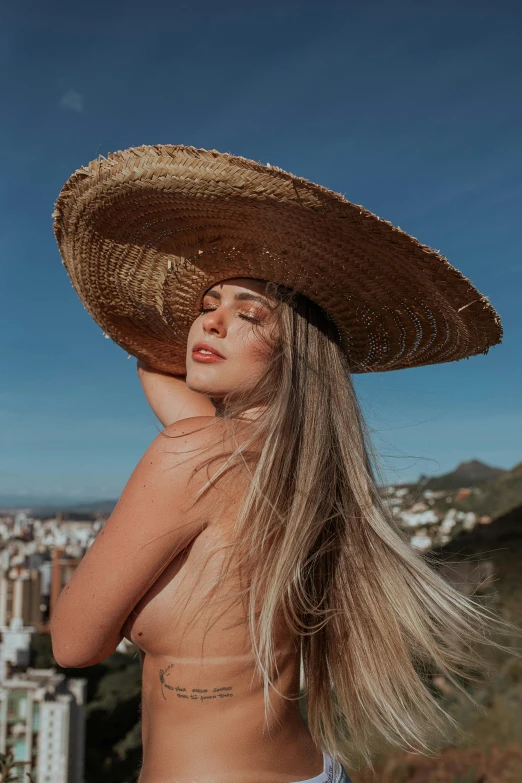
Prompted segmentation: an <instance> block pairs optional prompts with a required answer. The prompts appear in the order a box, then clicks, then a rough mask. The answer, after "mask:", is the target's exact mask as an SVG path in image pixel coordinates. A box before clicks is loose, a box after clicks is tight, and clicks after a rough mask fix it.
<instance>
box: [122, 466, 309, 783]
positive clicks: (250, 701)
mask: <svg viewBox="0 0 522 783" xmlns="http://www.w3.org/2000/svg"><path fill="white" fill-rule="evenodd" d="M202 472H204V471H202ZM245 486H246V484H245V481H244V480H241V478H240V477H239V480H238V478H237V477H236V478H234V480H233V481H231V482H230V483H227V485H226V493H224V492H223V491H222V490H220V488H219V487H218V488H216V489H212V490H211V491H210V492H209V494H208V495H207V498H206V500H205V501H204V503H203V504H201V505H199V504H198V506H197V507H196V511H195V513H197V514H198V515H201V514H202V513H204V514H205V516H206V519H207V521H208V525H207V527H206V528H205V530H203V532H202V533H200V534H199V535H198V536H197V537H196V538H195V539H193V541H192V542H191V543H190V544H189V545H188V546H187V547H186V549H185V550H183V552H181V553H180V554H179V555H178V556H177V557H176V558H174V559H173V560H172V562H171V563H170V565H169V566H168V567H167V568H166V569H165V571H164V572H163V573H162V574H161V576H160V578H159V579H158V580H157V581H156V582H155V583H154V585H153V586H152V587H151V589H150V590H149V591H148V592H147V593H146V594H145V595H144V596H143V598H142V599H141V601H140V602H139V603H138V604H137V606H136V607H135V609H134V611H133V613H132V614H131V615H130V617H129V618H128V620H127V622H126V624H125V626H124V628H123V633H124V636H125V637H126V638H127V639H129V640H130V641H132V642H134V644H136V645H137V646H138V647H139V648H140V649H141V650H142V651H143V652H144V653H145V657H144V662H143V674H142V737H143V764H142V769H141V774H140V778H139V783H171V782H172V783H174V781H176V783H195V782H197V783H290V782H293V781H300V780H305V779H308V778H312V777H315V776H316V775H319V774H320V773H321V772H322V771H323V756H322V751H321V749H319V748H317V747H316V746H315V745H314V744H313V741H312V738H311V735H310V733H309V731H308V728H307V726H306V724H305V722H304V721H303V719H302V717H301V713H300V709H299V699H298V697H299V671H300V665H299V654H298V647H297V643H296V642H295V641H294V640H293V638H292V636H291V634H290V632H289V630H288V629H287V628H286V626H285V625H284V622H283V621H282V618H281V621H280V623H279V625H278V629H277V635H276V649H277V651H278V658H277V663H278V668H279V679H278V680H276V686H277V688H278V689H279V690H280V691H281V692H282V693H283V694H285V695H286V696H291V697H293V700H292V701H286V700H284V699H282V698H281V697H279V696H278V695H277V694H275V693H274V692H273V689H271V703H272V705H273V707H274V710H275V712H276V714H277V716H278V721H277V723H276V724H275V725H274V727H273V728H272V729H271V731H270V732H266V731H264V726H263V719H264V702H263V683H262V679H261V678H258V677H256V676H255V672H254V656H253V655H252V652H251V645H250V642H249V636H248V627H247V624H246V615H245V611H244V607H243V604H242V601H241V600H238V599H237V597H235V595H236V593H237V590H238V589H239V588H240V584H239V582H238V581H237V579H236V577H235V576H234V575H231V576H230V577H229V578H228V579H227V581H226V582H225V583H224V585H223V586H222V587H221V588H220V590H219V591H218V592H216V594H215V595H213V596H212V598H211V599H210V600H209V599H208V597H206V594H207V591H208V590H209V588H210V587H211V586H212V585H213V584H214V582H215V580H216V577H217V576H218V574H219V566H220V564H221V563H222V560H223V557H224V554H223V553H219V552H218V553H214V554H213V555H212V556H210V557H209V547H212V545H213V544H214V543H219V544H226V543H227V542H229V541H231V540H232V539H231V536H232V525H233V522H234V518H235V516H236V513H237V510H238V507H239V503H240V501H241V498H242V496H243V493H244V488H245Z"/></svg>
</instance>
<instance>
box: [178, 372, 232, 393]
mask: <svg viewBox="0 0 522 783" xmlns="http://www.w3.org/2000/svg"><path fill="white" fill-rule="evenodd" d="M185 383H186V384H187V386H188V388H189V389H191V390H192V391H196V392H200V393H201V394H206V395H207V396H208V397H213V396H214V395H216V394H220V395H223V394H226V393H227V392H228V391H229V389H222V388H221V386H220V384H217V383H212V380H211V379H210V378H208V377H205V372H198V371H189V372H187V377H186V378H185Z"/></svg>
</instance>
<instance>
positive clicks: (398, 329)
mask: <svg viewBox="0 0 522 783" xmlns="http://www.w3.org/2000/svg"><path fill="white" fill-rule="evenodd" d="M53 217H54V219H55V222H54V231H55V236H56V239H57V241H58V245H59V248H60V253H61V256H62V260H63V263H64V265H65V267H66V269H67V272H68V274H69V277H70V279H71V282H72V284H73V286H74V288H75V290H76V292H77V293H78V295H79V297H80V299H81V300H82V302H83V304H84V306H85V308H86V309H87V311H88V312H89V313H90V315H91V316H92V317H93V318H94V320H95V321H96V322H97V323H98V324H99V325H100V326H101V327H102V329H103V331H104V332H105V333H106V334H107V335H109V336H110V337H111V338H112V339H113V340H114V342H116V343H117V344H118V345H120V346H121V347H122V348H124V349H125V350H126V351H127V352H128V353H130V354H133V355H134V356H136V357H138V358H140V359H142V360H144V361H146V362H147V363H149V364H151V365H152V366H154V367H156V368H157V369H159V370H164V371H166V372H171V373H180V372H185V354H186V347H187V335H188V330H189V328H190V325H191V323H192V322H193V320H194V318H195V317H196V316H197V304H198V300H199V297H200V295H201V294H202V293H203V292H204V291H205V290H206V289H208V288H209V287H210V286H211V285H213V284H214V283H216V282H219V281H221V280H226V279H228V278H232V277H252V278H258V279H264V280H272V281H275V282H278V283H283V284H285V285H287V286H290V287H291V288H293V289H296V290H297V291H300V292H301V293H303V294H305V295H306V296H307V297H309V298H310V299H312V300H313V301H315V302H316V303H317V304H319V305H320V306H321V307H322V308H323V309H324V310H325V311H326V312H327V313H328V314H329V316H330V317H331V318H332V319H333V320H334V322H335V323H336V325H337V328H338V330H339V334H340V336H341V344H342V347H343V350H344V351H345V353H346V355H347V356H348V358H349V364H350V367H351V371H352V372H353V373H361V372H371V371H386V370H398V369H402V368H406V367H416V366H421V365H428V364H438V363H442V362H450V361H457V360H459V359H463V358H466V357H468V356H472V355H474V354H478V353H487V352H488V350H489V348H490V347H491V346H492V345H495V344H497V343H500V342H501V340H502V326H501V323H500V318H499V316H498V314H497V313H496V311H495V310H494V309H493V307H492V306H491V305H490V303H489V301H488V299H487V297H485V296H483V295H482V294H480V293H479V292H478V291H477V289H476V288H475V287H474V286H473V285H472V283H471V282H470V281H469V280H468V279H467V278H466V277H464V276H463V275H462V274H461V273H460V272H459V271H458V270H457V269H455V268H454V267H453V266H451V264H450V263H449V262H448V260H447V259H446V258H444V256H442V255H440V253H438V252H437V251H435V250H432V249H430V248H429V247H427V246H426V245H422V244H420V243H419V242H418V241H417V240H416V239H415V238H413V237H412V236H410V235H409V234H407V233H405V232H404V231H402V230H401V229H400V228H395V227H394V226H392V225H391V223H389V222H387V221H385V220H382V219H380V218H379V217H377V216H376V215H374V214H372V213H371V212H369V211H368V210H366V209H364V207H362V206H358V205H356V204H352V203H350V202H349V201H347V200H346V199H345V198H344V197H343V196H342V195H340V194H339V193H334V192H333V191H330V190H327V189H326V188H324V187H321V186H320V185H316V184H314V183H312V182H309V181H308V180H306V179H303V178H300V177H296V176H294V175H292V174H289V173H288V172H286V171H283V170H282V169H279V168H277V167H275V166H269V165H266V166H264V165H262V164H260V163H256V162H255V161H252V160H248V159H246V158H241V157H237V156H233V155H229V154H227V153H221V152H217V151H216V150H204V149H196V148H194V147H185V146H183V145H157V146H141V147H134V148H130V149H127V150H124V151H119V152H115V153H112V154H109V156H108V157H107V158H104V157H102V156H100V157H99V158H98V159H97V160H94V161H91V163H89V165H88V166H86V167H83V168H81V169H79V170H78V171H76V172H75V173H74V174H73V175H72V176H71V177H70V178H69V179H68V181H67V182H66V183H65V185H64V187H63V188H62V191H61V193H60V195H59V197H58V200H57V202H56V207H55V211H54V213H53Z"/></svg>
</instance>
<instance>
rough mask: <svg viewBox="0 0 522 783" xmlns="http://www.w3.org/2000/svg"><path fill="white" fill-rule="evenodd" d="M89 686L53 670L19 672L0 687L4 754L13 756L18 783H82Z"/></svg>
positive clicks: (0, 735)
mask: <svg viewBox="0 0 522 783" xmlns="http://www.w3.org/2000/svg"><path fill="white" fill-rule="evenodd" d="M86 690H87V680H85V679H68V678H66V676H65V675H64V674H59V673H57V672H56V670H55V669H52V668H51V669H32V668H28V669H27V671H24V672H19V673H17V674H14V675H13V676H11V677H8V678H7V679H6V680H4V682H2V683H0V752H2V753H7V752H8V751H9V750H12V752H13V754H14V768H13V772H14V774H15V775H17V776H18V779H19V780H27V776H26V774H25V773H26V772H29V773H30V774H31V777H32V778H33V780H34V783H82V780H83V774H84V764H85V699H86Z"/></svg>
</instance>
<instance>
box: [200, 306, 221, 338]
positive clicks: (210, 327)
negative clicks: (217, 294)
mask: <svg viewBox="0 0 522 783" xmlns="http://www.w3.org/2000/svg"><path fill="white" fill-rule="evenodd" d="M203 330H204V331H205V332H208V333H209V334H215V335H217V336H218V337H224V336H225V335H226V333H227V327H226V323H225V318H224V313H223V308H222V307H221V306H219V307H216V308H215V309H213V310H209V311H208V313H205V314H204V316H203Z"/></svg>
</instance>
